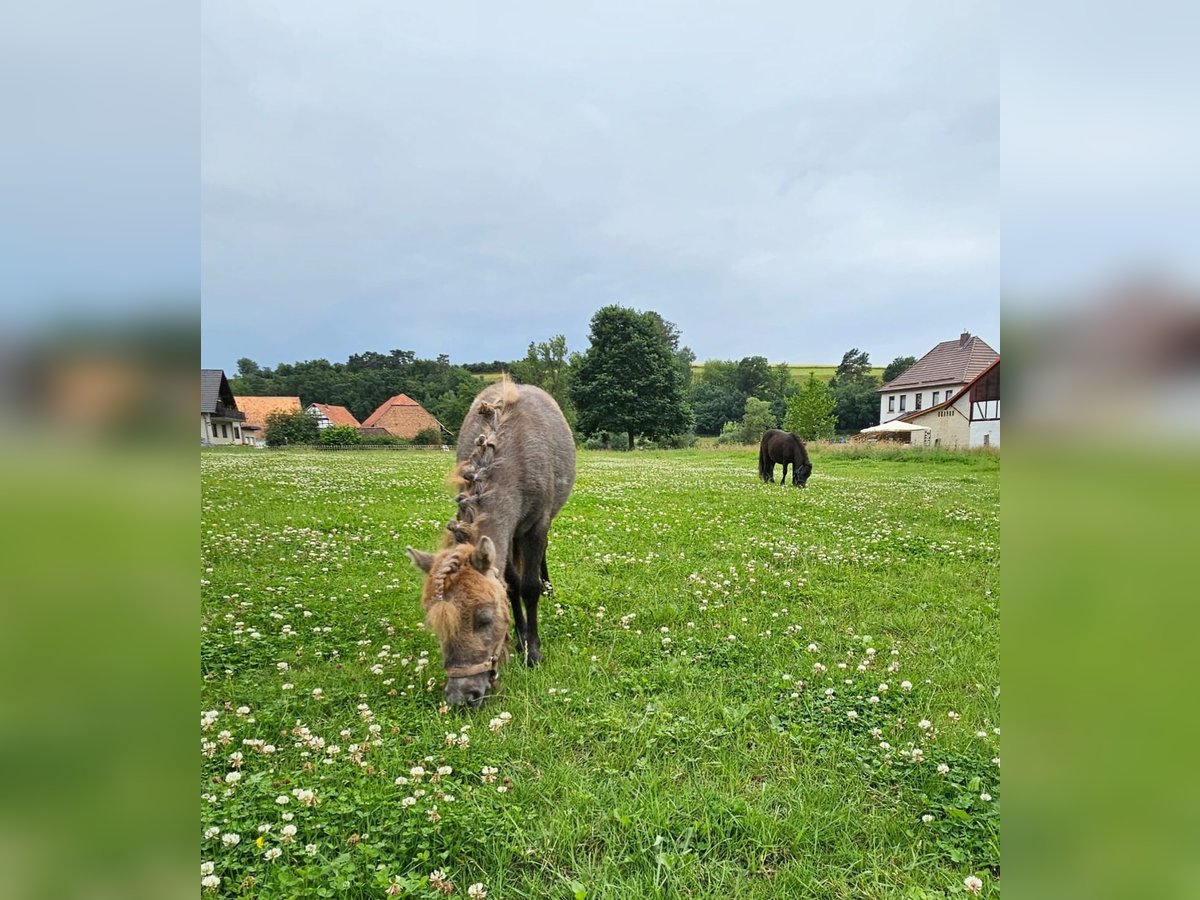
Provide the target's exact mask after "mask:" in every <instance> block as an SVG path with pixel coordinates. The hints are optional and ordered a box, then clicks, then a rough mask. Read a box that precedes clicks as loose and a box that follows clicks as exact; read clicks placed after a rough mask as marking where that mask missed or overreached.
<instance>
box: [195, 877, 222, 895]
mask: <svg viewBox="0 0 1200 900" xmlns="http://www.w3.org/2000/svg"><path fill="white" fill-rule="evenodd" d="M200 886H201V887H202V888H204V889H205V890H209V891H215V890H216V889H217V888H219V887H220V886H221V876H219V875H205V876H204V877H203V878H201V879H200Z"/></svg>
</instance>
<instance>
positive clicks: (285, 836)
mask: <svg viewBox="0 0 1200 900" xmlns="http://www.w3.org/2000/svg"><path fill="white" fill-rule="evenodd" d="M279 834H280V836H281V838H282V840H284V841H287V842H288V843H291V842H292V841H293V840H294V839H295V837H296V826H295V825H292V824H290V823H289V824H287V825H284V826H283V828H281V829H280V830H279Z"/></svg>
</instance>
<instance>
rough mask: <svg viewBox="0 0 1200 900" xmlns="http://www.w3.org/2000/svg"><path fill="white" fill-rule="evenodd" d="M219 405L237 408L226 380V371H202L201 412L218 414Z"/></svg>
mask: <svg viewBox="0 0 1200 900" xmlns="http://www.w3.org/2000/svg"><path fill="white" fill-rule="evenodd" d="M218 403H224V404H225V405H226V406H233V407H235V408H236V406H237V404H236V403H235V402H234V399H233V391H231V390H230V389H229V382H228V381H226V380H225V370H224V369H201V370H200V412H202V413H212V412H216V411H217V404H218Z"/></svg>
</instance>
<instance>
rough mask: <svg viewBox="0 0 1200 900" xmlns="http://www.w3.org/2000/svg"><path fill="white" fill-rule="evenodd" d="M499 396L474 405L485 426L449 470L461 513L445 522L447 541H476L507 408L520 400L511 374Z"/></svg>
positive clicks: (458, 542) (470, 542) (504, 382)
mask: <svg viewBox="0 0 1200 900" xmlns="http://www.w3.org/2000/svg"><path fill="white" fill-rule="evenodd" d="M499 386H500V392H499V396H498V397H496V398H495V399H493V400H491V401H488V400H480V401H479V405H478V406H477V407H476V408H475V414H476V415H477V416H478V417H479V419H481V420H482V425H483V428H482V430H481V431H480V433H479V436H478V437H476V438H475V446H474V447H473V448H472V450H471V454H470V456H468V457H467V458H466V459H464V460H463V461H462V462H460V463H459V464H458V465H457V466H455V467H454V471H453V472H451V473H450V478H449V482H450V484H451V486H452V487H454V488H455V489H456V490H457V491H458V495H457V496H456V497H455V498H454V501H455V503H457V504H458V515H457V517H456V518H455V519H454V520H452V521H451V522H450V523H448V524H447V525H446V530H447V531H448V532H449V534H448V543H449V542H451V541H452V542H453V543H456V544H473V543H475V540H476V537H477V534H478V529H477V528H476V527H475V526H476V523H477V520H478V519H480V518H481V517H482V515H483V513H482V511H481V510H480V508H479V507H480V504H481V503H482V502H483V500H484V498H485V497H486V496H487V482H488V476H489V475H490V474H491V470H492V467H493V466H494V465H496V445H497V442H498V441H499V438H500V431H501V428H502V427H503V425H504V420H505V418H506V413H507V411H508V408H509V407H511V406H512V405H513V404H515V403H516V402H517V398H518V394H517V386H516V385H515V384H513V383H512V382H511V381H510V380H509V379H508V376H507V375H506V376H504V378H503V379H501V381H500V383H499Z"/></svg>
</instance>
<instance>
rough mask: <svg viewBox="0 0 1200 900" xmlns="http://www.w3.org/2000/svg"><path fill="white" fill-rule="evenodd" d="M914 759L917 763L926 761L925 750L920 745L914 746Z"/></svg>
mask: <svg viewBox="0 0 1200 900" xmlns="http://www.w3.org/2000/svg"><path fill="white" fill-rule="evenodd" d="M912 761H913V762H915V763H919V762H924V761H925V751H924V750H922V749H921V748H920V747H913V749H912Z"/></svg>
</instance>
